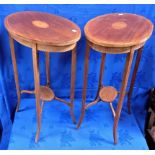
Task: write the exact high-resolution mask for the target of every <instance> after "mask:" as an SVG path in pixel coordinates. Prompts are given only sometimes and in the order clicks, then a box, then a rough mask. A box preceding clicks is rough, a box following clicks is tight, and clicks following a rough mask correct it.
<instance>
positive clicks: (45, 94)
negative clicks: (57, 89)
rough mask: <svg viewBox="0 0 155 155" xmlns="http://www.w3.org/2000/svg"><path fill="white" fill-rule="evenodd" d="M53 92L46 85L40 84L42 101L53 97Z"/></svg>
mask: <svg viewBox="0 0 155 155" xmlns="http://www.w3.org/2000/svg"><path fill="white" fill-rule="evenodd" d="M54 96H55V95H54V92H53V91H52V89H50V88H49V87H47V86H40V99H41V100H43V101H51V100H53V99H54Z"/></svg>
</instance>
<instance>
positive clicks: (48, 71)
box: [45, 52, 50, 87]
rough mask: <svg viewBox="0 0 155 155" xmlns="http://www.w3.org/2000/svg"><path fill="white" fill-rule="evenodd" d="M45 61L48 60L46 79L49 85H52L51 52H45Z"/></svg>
mask: <svg viewBox="0 0 155 155" xmlns="http://www.w3.org/2000/svg"><path fill="white" fill-rule="evenodd" d="M45 57H46V58H45V61H46V79H47V80H46V81H47V86H48V87H49V86H50V53H49V52H45Z"/></svg>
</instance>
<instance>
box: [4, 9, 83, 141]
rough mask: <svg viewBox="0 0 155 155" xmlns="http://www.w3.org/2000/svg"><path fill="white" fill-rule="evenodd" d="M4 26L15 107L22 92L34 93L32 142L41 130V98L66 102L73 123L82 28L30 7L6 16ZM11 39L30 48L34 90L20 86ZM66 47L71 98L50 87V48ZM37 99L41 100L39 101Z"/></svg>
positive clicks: (52, 50)
mask: <svg viewBox="0 0 155 155" xmlns="http://www.w3.org/2000/svg"><path fill="white" fill-rule="evenodd" d="M5 27H6V29H7V31H8V32H9V38H10V48H11V57H12V63H13V69H14V78H15V84H16V90H17V97H18V103H17V108H16V111H18V109H19V105H20V99H21V94H23V93H30V94H35V97H36V113H37V133H36V138H35V142H37V141H38V138H39V134H40V126H41V116H42V109H43V105H44V101H51V100H53V99H55V100H58V101H60V102H63V103H65V104H66V105H68V106H69V107H70V114H71V118H72V120H73V122H74V123H75V118H74V112H73V110H74V105H73V102H74V83H75V71H76V44H77V42H78V41H79V39H80V37H81V31H80V29H79V27H78V26H77V25H76V24H74V23H73V22H71V21H69V20H68V19H65V18H63V17H60V16H56V15H53V14H48V13H43V12H32V11H26V12H18V13H14V14H11V15H9V16H7V17H6V19H5ZM14 40H16V41H17V42H19V43H21V44H22V45H24V46H27V47H30V48H32V58H33V70H34V83H35V89H34V90H33V91H31V90H21V89H20V86H19V80H18V72H17V64H16V56H15V49H14ZM39 50H41V51H44V52H45V58H46V60H45V61H46V78H47V85H46V86H41V85H40V75H39ZM67 51H71V52H72V58H71V66H72V69H71V93H70V102H67V101H65V100H63V99H61V98H58V97H56V96H55V94H54V92H53V90H52V89H51V88H50V64H49V62H50V55H49V54H50V52H59V53H64V52H67ZM40 101H42V104H41V105H40Z"/></svg>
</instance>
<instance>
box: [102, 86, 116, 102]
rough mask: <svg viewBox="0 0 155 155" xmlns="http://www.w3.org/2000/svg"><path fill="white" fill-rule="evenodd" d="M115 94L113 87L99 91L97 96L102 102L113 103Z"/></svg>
mask: <svg viewBox="0 0 155 155" xmlns="http://www.w3.org/2000/svg"><path fill="white" fill-rule="evenodd" d="M117 94H118V92H117V90H116V89H115V88H114V87H112V86H106V87H103V88H102V89H101V90H100V93H99V96H100V98H101V100H102V101H103V102H113V101H114V100H115V98H116V97H117Z"/></svg>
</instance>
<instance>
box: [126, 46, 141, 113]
mask: <svg viewBox="0 0 155 155" xmlns="http://www.w3.org/2000/svg"><path fill="white" fill-rule="evenodd" d="M142 50H143V47H141V48H140V49H139V50H138V53H137V57H136V63H135V66H134V70H133V75H132V79H131V84H130V88H129V92H128V112H129V114H130V113H131V96H132V91H133V86H134V83H135V79H136V73H137V70H138V66H139V63H140V59H141V55H142Z"/></svg>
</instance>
